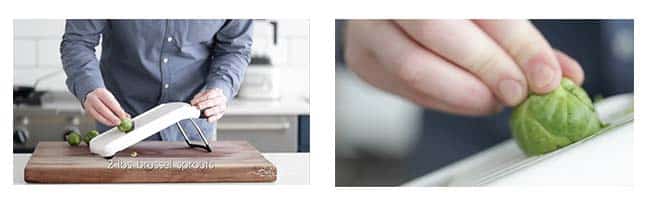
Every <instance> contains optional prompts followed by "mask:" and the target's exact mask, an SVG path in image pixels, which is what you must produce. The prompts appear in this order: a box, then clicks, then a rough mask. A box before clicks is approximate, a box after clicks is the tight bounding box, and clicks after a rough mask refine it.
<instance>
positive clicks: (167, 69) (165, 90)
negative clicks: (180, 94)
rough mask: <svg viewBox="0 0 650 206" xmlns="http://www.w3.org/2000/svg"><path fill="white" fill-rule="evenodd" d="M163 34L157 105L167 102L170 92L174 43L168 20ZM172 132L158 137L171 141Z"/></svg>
mask: <svg viewBox="0 0 650 206" xmlns="http://www.w3.org/2000/svg"><path fill="white" fill-rule="evenodd" d="M163 26H164V30H163V31H164V34H163V36H162V38H163V40H162V47H161V48H160V74H161V76H160V84H161V85H160V86H161V87H160V88H161V92H160V99H159V104H163V103H167V102H169V95H170V93H171V92H172V84H171V82H172V76H171V74H172V73H173V72H172V71H171V70H172V65H173V62H172V58H171V57H172V56H173V43H174V41H175V39H174V37H173V35H172V31H173V25H172V24H171V22H170V21H169V20H165V23H164V25H163ZM172 134H173V132H171V131H169V130H168V129H165V130H162V131H161V132H160V136H161V138H162V140H165V141H170V140H173V139H172V137H171V135H172Z"/></svg>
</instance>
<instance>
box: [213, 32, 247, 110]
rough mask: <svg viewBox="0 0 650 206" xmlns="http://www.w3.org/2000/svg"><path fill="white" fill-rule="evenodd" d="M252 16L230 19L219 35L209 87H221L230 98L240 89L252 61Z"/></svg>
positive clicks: (214, 49) (216, 39)
mask: <svg viewBox="0 0 650 206" xmlns="http://www.w3.org/2000/svg"><path fill="white" fill-rule="evenodd" d="M252 24H253V21H252V20H228V21H227V22H226V23H225V24H224V26H222V27H221V29H220V30H219V32H218V33H217V34H216V35H215V45H214V48H213V50H212V62H211V65H210V71H209V72H208V75H207V77H206V85H205V88H206V89H213V88H220V89H222V90H223V92H224V95H225V96H226V97H228V99H229V100H230V99H232V98H233V97H234V96H235V95H237V92H238V91H239V85H240V84H241V81H242V80H243V78H244V77H243V76H244V71H245V69H246V67H247V66H248V63H249V62H250V53H251V46H252V44H253V39H252V37H251V33H252V27H253V25H252Z"/></svg>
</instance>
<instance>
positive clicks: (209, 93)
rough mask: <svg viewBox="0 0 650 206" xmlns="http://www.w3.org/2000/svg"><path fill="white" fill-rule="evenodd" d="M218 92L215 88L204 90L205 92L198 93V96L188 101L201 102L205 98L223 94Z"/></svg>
mask: <svg viewBox="0 0 650 206" xmlns="http://www.w3.org/2000/svg"><path fill="white" fill-rule="evenodd" d="M220 93H221V92H218V91H217V90H216V89H210V90H206V91H205V92H202V94H200V95H199V96H197V97H195V98H194V99H193V100H192V101H191V102H190V103H192V104H197V103H198V102H202V101H205V100H207V99H211V98H216V97H219V96H223V94H221V95H220Z"/></svg>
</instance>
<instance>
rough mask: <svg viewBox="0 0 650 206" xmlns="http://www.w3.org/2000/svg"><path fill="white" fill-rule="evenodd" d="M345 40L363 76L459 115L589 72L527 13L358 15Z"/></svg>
mask: <svg viewBox="0 0 650 206" xmlns="http://www.w3.org/2000/svg"><path fill="white" fill-rule="evenodd" d="M345 39H346V43H345V44H346V50H345V53H346V55H345V59H346V61H347V64H348V68H350V70H352V71H354V72H356V73H357V74H358V75H359V76H360V77H361V78H362V79H364V80H366V81H367V82H369V83H370V84H372V85H374V86H376V87H378V88H380V89H383V90H386V91H389V92H392V93H395V94H398V95H400V96H402V97H405V98H407V99H409V100H411V101H413V102H415V103H417V104H420V105H423V106H426V107H429V108H433V109H437V110H441V111H445V112H449V113H453V114H462V115H472V116H476V115H487V114H492V113H495V112H498V111H499V110H500V109H501V108H502V107H503V106H516V105H518V104H519V103H521V102H522V101H523V100H524V99H525V98H526V97H527V96H528V94H529V92H533V93H537V94H545V93H548V92H550V91H552V90H553V89H555V88H557V87H558V86H559V85H560V80H561V78H562V76H565V77H568V78H570V79H572V80H573V81H574V82H575V83H577V84H580V83H582V81H583V79H584V74H583V71H582V68H581V67H580V65H579V64H578V63H577V62H576V61H575V60H573V59H572V58H571V57H569V56H568V55H566V54H564V53H562V52H559V51H556V50H554V49H553V48H552V47H551V46H550V45H549V43H548V42H547V41H546V39H545V38H544V37H543V36H542V34H541V33H540V32H539V31H537V29H536V28H535V27H534V26H533V25H532V24H531V23H530V22H528V21H524V20H397V21H388V20H369V21H367V20H354V21H348V24H347V31H346V37H345Z"/></svg>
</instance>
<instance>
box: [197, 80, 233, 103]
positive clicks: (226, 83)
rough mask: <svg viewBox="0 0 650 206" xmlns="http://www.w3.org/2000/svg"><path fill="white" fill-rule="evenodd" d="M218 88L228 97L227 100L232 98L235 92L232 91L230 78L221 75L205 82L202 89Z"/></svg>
mask: <svg viewBox="0 0 650 206" xmlns="http://www.w3.org/2000/svg"><path fill="white" fill-rule="evenodd" d="M215 88H219V89H221V90H222V91H223V95H224V96H226V97H227V98H228V101H230V100H232V99H233V97H234V96H235V95H236V93H235V92H234V91H233V87H232V81H230V78H228V77H225V75H222V76H221V78H217V79H214V80H208V81H207V82H206V84H205V87H204V88H203V90H207V89H215Z"/></svg>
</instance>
